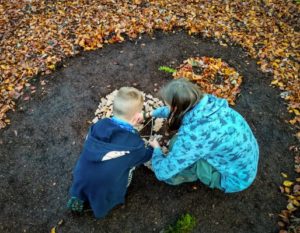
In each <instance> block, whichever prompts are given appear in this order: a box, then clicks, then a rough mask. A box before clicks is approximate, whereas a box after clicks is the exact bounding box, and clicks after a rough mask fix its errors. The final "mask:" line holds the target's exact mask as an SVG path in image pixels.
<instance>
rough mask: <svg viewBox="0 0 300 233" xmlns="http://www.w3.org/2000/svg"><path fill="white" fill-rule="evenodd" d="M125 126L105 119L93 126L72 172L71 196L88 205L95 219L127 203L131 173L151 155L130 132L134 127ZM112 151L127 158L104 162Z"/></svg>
mask: <svg viewBox="0 0 300 233" xmlns="http://www.w3.org/2000/svg"><path fill="white" fill-rule="evenodd" d="M119 122H120V121H119ZM122 124H123V126H124V122H123V123H121V125H120V124H118V121H115V120H113V119H110V118H106V119H103V120H100V121H98V122H97V123H96V124H94V125H92V126H91V127H90V130H89V133H88V135H87V138H86V141H85V143H84V146H83V150H82V152H81V155H80V158H79V160H78V161H77V164H76V167H75V169H74V172H73V184H72V187H71V190H70V193H71V196H72V197H76V198H78V199H80V200H82V201H84V202H88V203H89V204H90V206H91V208H92V210H93V212H94V215H95V217H96V218H101V217H104V216H105V215H106V214H107V213H108V211H109V210H111V209H112V208H113V207H114V206H116V205H117V204H120V203H124V197H125V194H126V191H127V182H128V175H129V170H130V169H131V168H133V167H135V166H138V165H140V164H143V163H145V162H146V161H148V160H150V158H151V156H152V149H146V148H145V144H144V141H143V140H142V139H141V137H140V136H139V135H138V134H137V133H136V131H135V130H134V129H133V128H132V130H128V128H129V129H130V127H132V126H130V125H129V124H127V126H126V127H122ZM125 125H126V123H125ZM112 152H113V153H116V152H117V153H120V154H122V153H123V154H124V155H123V156H120V157H118V158H113V159H110V160H105V161H103V160H102V159H103V157H104V156H105V155H108V154H109V153H112Z"/></svg>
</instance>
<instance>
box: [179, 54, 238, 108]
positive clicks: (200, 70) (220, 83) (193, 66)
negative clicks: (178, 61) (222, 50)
mask: <svg viewBox="0 0 300 233" xmlns="http://www.w3.org/2000/svg"><path fill="white" fill-rule="evenodd" d="M173 76H174V78H180V77H185V78H188V79H189V80H192V81H194V82H196V83H197V84H198V85H199V87H201V90H203V91H204V92H205V93H209V94H214V95H216V96H218V97H221V98H225V99H227V100H228V102H229V103H230V104H231V105H234V101H235V99H236V97H237V95H238V93H240V88H239V87H240V85H241V83H242V76H240V74H239V73H238V72H237V71H236V70H235V69H233V68H231V67H229V65H228V64H227V63H226V62H224V61H222V60H221V59H220V58H218V59H217V58H213V57H196V58H189V59H187V60H186V61H184V63H183V64H182V65H181V66H180V67H179V68H178V70H177V71H176V72H174V74H173Z"/></svg>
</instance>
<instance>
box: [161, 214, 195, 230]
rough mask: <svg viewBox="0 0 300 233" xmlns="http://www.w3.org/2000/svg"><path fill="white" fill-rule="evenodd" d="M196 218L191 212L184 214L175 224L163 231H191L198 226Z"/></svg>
mask: <svg viewBox="0 0 300 233" xmlns="http://www.w3.org/2000/svg"><path fill="white" fill-rule="evenodd" d="M196 225H197V223H196V218H195V217H194V216H192V215H190V214H184V215H182V216H181V217H180V218H179V219H178V220H177V222H176V223H175V224H174V225H171V226H169V227H168V228H167V229H166V230H164V231H163V233H190V232H192V230H193V229H194V228H195V227H196Z"/></svg>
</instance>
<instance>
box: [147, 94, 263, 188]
mask: <svg viewBox="0 0 300 233" xmlns="http://www.w3.org/2000/svg"><path fill="white" fill-rule="evenodd" d="M168 115H169V109H168V107H161V108H158V109H156V110H155V111H154V112H153V116H154V117H162V118H166V117H168ZM258 158H259V148H258V144H257V141H256V139H255V137H254V135H253V133H252V131H251V129H250V127H249V125H248V124H247V122H246V121H245V119H244V118H243V117H242V116H241V115H240V114H239V113H237V112H236V111H235V110H233V109H232V108H230V107H229V106H228V103H227V101H226V100H225V99H219V98H217V97H215V96H213V95H205V96H204V97H203V98H202V99H201V101H200V102H199V103H198V104H197V105H196V106H195V107H194V108H193V109H192V110H190V111H189V112H187V113H186V114H185V115H184V117H183V120H182V123H181V126H180V128H179V130H178V138H177V140H176V142H175V144H174V146H173V148H172V150H171V151H170V152H169V153H168V155H167V157H165V156H164V155H163V153H162V151H161V150H160V149H155V150H154V152H153V158H152V165H153V169H154V172H155V175H156V177H157V178H158V179H159V180H162V181H164V180H167V179H169V178H171V177H173V176H174V175H176V174H178V173H180V172H181V171H183V170H184V169H186V168H188V167H189V166H190V165H192V164H194V163H195V162H197V161H198V160H199V159H204V160H205V161H207V162H208V163H209V164H210V165H212V166H213V167H214V168H215V169H217V170H218V171H219V172H220V174H221V187H222V188H223V189H224V190H225V192H228V193H231V192H239V191H241V190H244V189H246V188H248V187H249V186H250V185H251V183H252V182H253V181H254V179H255V177H256V173H257V167H258Z"/></svg>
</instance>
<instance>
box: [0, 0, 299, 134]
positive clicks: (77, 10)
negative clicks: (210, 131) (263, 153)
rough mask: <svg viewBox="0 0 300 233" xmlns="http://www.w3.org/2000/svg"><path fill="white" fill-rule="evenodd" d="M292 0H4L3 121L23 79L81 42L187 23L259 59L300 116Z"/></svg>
mask: <svg viewBox="0 0 300 233" xmlns="http://www.w3.org/2000/svg"><path fill="white" fill-rule="evenodd" d="M299 9H300V5H299V4H297V3H296V2H295V1H293V0H261V1H243V2H241V1H238V0H232V1H219V0H212V1H206V0H159V1H157V0H148V1H146V0H122V1H116V0H101V1H100V0H72V1H71V0H63V1H54V0H12V1H1V2H0V128H3V127H5V125H6V124H8V123H9V120H8V119H7V117H6V112H7V111H8V110H9V109H14V107H15V106H14V105H15V104H14V101H15V100H16V99H18V98H19V97H20V95H22V92H23V89H24V85H25V84H26V83H27V81H28V80H29V79H30V77H32V76H35V75H37V74H39V73H41V74H48V73H50V72H51V71H53V70H55V68H56V67H57V66H58V65H60V63H61V61H62V60H63V58H65V57H67V56H72V55H74V54H76V53H78V51H79V48H80V47H82V48H84V49H85V50H93V49H97V48H101V47H102V46H103V45H104V44H106V43H115V42H121V41H123V40H124V36H125V35H126V36H128V37H129V38H136V37H137V36H138V35H139V34H140V33H151V32H153V30H155V29H162V30H164V31H169V30H172V29H174V28H175V27H182V28H185V29H187V30H188V32H189V33H190V34H198V33H201V34H202V35H203V36H206V37H214V38H217V39H218V40H219V41H220V43H221V44H222V45H224V46H227V45H228V44H238V45H240V46H242V47H243V48H245V50H246V51H248V53H249V54H250V55H251V56H252V57H253V58H257V59H258V63H259V64H260V67H261V69H262V70H263V71H264V72H269V73H271V74H273V77H274V79H273V82H272V83H273V84H274V85H276V86H278V87H279V88H280V89H281V90H282V91H283V92H282V97H283V98H284V99H286V100H287V101H288V109H289V111H290V112H292V113H293V115H294V118H293V119H292V120H291V121H290V122H291V123H292V124H297V123H299V122H300V106H299V105H300V103H299V102H300V81H299V66H300V65H299V59H300V55H299V45H300V43H299V42H300V34H299V31H298V30H299V12H300V10H299Z"/></svg>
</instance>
